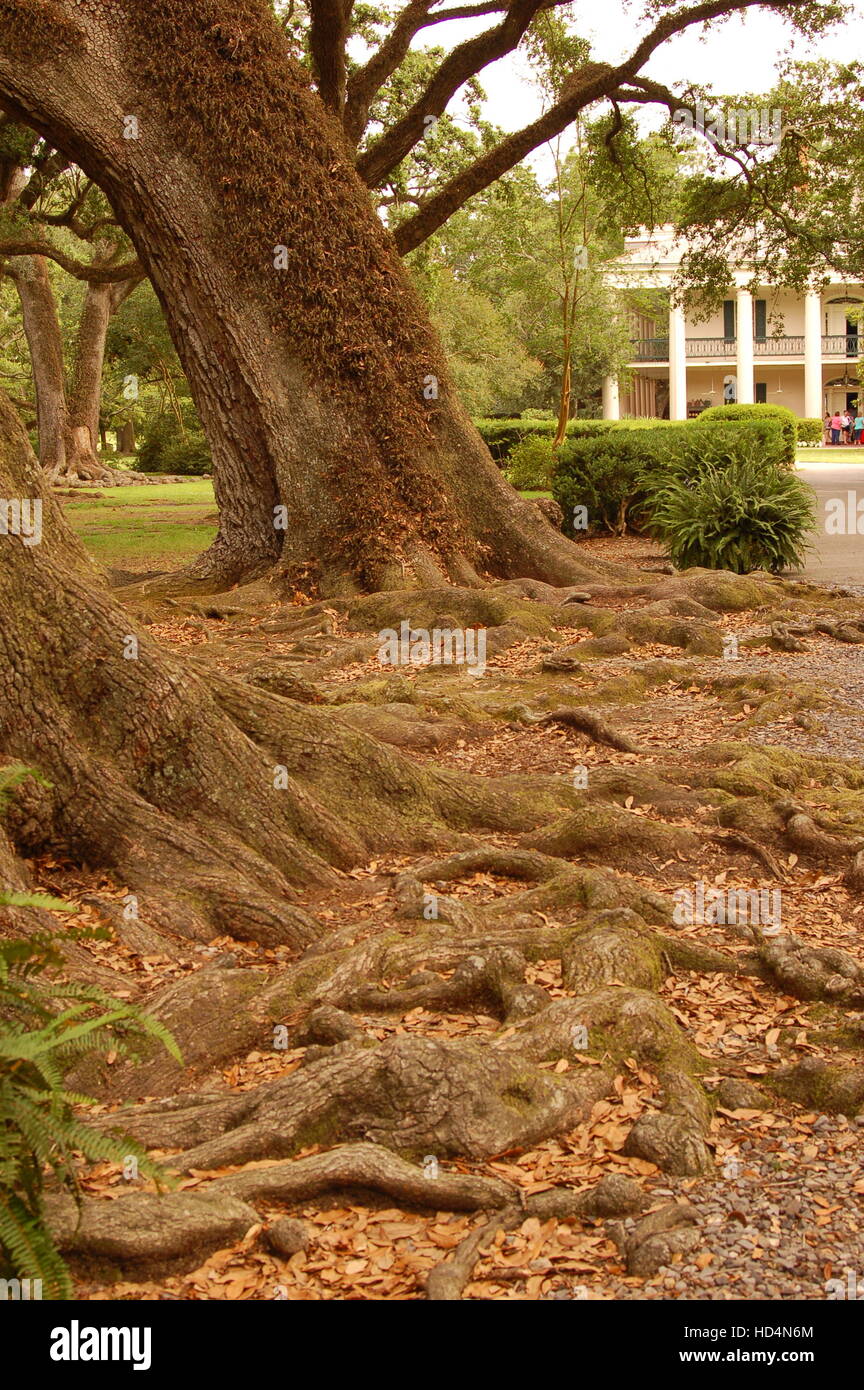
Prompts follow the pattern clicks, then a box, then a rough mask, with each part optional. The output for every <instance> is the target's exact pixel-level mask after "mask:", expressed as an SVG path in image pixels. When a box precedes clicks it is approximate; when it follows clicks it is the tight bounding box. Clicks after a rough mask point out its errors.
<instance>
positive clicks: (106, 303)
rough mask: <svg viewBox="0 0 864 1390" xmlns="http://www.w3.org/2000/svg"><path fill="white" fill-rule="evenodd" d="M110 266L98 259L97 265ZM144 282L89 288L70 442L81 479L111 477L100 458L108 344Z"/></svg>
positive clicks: (80, 331)
mask: <svg viewBox="0 0 864 1390" xmlns="http://www.w3.org/2000/svg"><path fill="white" fill-rule="evenodd" d="M107 263H108V262H107V261H104V260H101V259H100V258H99V257H97V258H96V264H107ZM142 279H143V275H137V276H134V277H130V279H129V280H124V281H121V282H120V283H113V284H112V283H106V284H95V283H94V284H88V285H87V291H86V293H85V296H84V304H83V306H82V309H81V318H80V320H79V323H78V336H77V339H76V344H75V367H74V371H73V375H72V390H71V392H70V396H69V435H68V439H67V454H68V458H69V463H68V471H69V473H74V474H77V476H78V477H81V478H97V479H98V478H99V477H100V476H101V477H103V478H105V479H108V478H110V477H111V470H110V469H109V468H107V467H106V466H105V465H104V464H103V463H101V462H100V460H99V459H98V458H97V456H96V444H97V441H98V439H99V437H100V430H99V412H100V409H101V405H102V368H103V366H104V364H105V341H106V338H107V336H108V325H109V323H110V322H111V317H112V315H113V314H115V313H116V311H117V309H118V308H119V307H120V305H121V304H122V303H123V301H124V300H125V299H127V298H128V296H129V295H130V294H131V293H132V290H133V289H135V287H136V286H137V285H138V284H140V282H141V280H142Z"/></svg>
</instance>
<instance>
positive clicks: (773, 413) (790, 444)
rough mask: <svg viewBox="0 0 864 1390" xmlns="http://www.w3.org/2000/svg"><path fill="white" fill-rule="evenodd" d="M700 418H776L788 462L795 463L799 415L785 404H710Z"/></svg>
mask: <svg viewBox="0 0 864 1390" xmlns="http://www.w3.org/2000/svg"><path fill="white" fill-rule="evenodd" d="M698 418H699V419H700V420H717V421H720V422H722V423H724V424H725V422H726V421H728V420H776V421H777V422H778V424H779V426H780V429H781V431H782V434H783V440H784V443H785V445H786V463H787V465H788V467H789V468H793V467H794V465H795V446H796V445H797V443H798V416H797V415H796V414H795V412H794V411H792V410H787V409H786V407H785V405H765V404H760V405H710V406H709V407H708V409H707V410H703V411H702V414H701V415H700V416H699V417H698Z"/></svg>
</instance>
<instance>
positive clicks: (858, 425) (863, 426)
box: [852, 405, 864, 444]
mask: <svg viewBox="0 0 864 1390" xmlns="http://www.w3.org/2000/svg"><path fill="white" fill-rule="evenodd" d="M860 410H861V407H860V405H859V407H858V412H859V413H857V414H856V416H855V419H854V421H853V424H852V441H853V443H855V444H860V443H861V436H862V434H864V415H861V414H860Z"/></svg>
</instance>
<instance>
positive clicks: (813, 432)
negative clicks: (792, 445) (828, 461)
mask: <svg viewBox="0 0 864 1390" xmlns="http://www.w3.org/2000/svg"><path fill="white" fill-rule="evenodd" d="M824 429H825V426H824V425H823V424H822V421H821V420H817V419H816V418H815V417H814V416H810V415H808V416H804V417H802V418H799V420H798V443H799V444H821V443H822V434H823V431H824Z"/></svg>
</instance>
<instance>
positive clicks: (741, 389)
mask: <svg viewBox="0 0 864 1390" xmlns="http://www.w3.org/2000/svg"><path fill="white" fill-rule="evenodd" d="M737 298H738V312H737V319H738V322H737V323H736V325H735V331H736V338H737V345H738V348H737V359H738V360H737V363H736V376H737V377H738V403H739V405H752V404H753V396H754V394H755V393H754V390H753V298H752V295H751V294H750V291H749V290H739V291H738V296H737Z"/></svg>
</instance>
